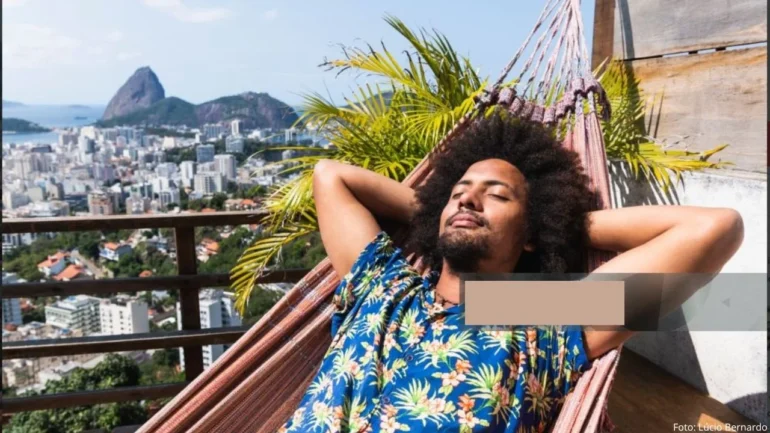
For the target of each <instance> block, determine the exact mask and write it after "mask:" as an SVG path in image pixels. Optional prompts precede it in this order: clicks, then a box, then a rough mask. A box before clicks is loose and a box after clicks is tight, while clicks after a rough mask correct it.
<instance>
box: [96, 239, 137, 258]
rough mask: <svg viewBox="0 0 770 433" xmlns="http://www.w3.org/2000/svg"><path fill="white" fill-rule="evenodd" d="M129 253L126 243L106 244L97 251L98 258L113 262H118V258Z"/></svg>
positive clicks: (129, 248)
mask: <svg viewBox="0 0 770 433" xmlns="http://www.w3.org/2000/svg"><path fill="white" fill-rule="evenodd" d="M130 253H131V245H130V244H128V243H115V242H107V243H105V244H104V247H102V248H101V249H100V250H99V257H103V258H104V259H105V260H111V261H113V262H117V261H120V258H121V257H123V256H125V255H126V254H130Z"/></svg>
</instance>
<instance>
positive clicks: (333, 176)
mask: <svg viewBox="0 0 770 433" xmlns="http://www.w3.org/2000/svg"><path fill="white" fill-rule="evenodd" d="M313 197H314V198H315V205H316V210H317V211H318V226H319V229H320V232H321V240H322V241H323V243H324V248H325V249H326V252H327V254H328V255H329V259H330V260H331V262H332V266H334V270H335V271H336V272H337V275H339V276H340V278H342V277H343V276H345V275H346V274H347V273H348V272H350V270H351V268H352V267H353V264H354V263H355V261H356V259H357V258H358V256H359V255H360V254H361V252H362V251H363V249H364V247H366V245H368V244H369V243H370V242H371V241H373V240H374V237H375V236H376V235H377V233H379V232H380V231H381V230H382V228H381V227H380V225H379V223H378V222H377V219H378V218H388V219H392V220H395V221H398V222H401V223H408V222H409V221H410V219H411V216H412V214H413V211H414V199H415V194H414V190H412V188H409V187H408V186H406V185H404V184H401V183H399V182H397V181H395V180H393V179H390V178H388V177H385V176H382V175H379V174H377V173H374V172H372V171H370V170H367V169H364V168H361V167H356V166H353V165H348V164H344V163H341V162H337V161H333V160H328V159H324V160H321V161H319V162H318V163H317V164H316V166H315V169H314V172H313Z"/></svg>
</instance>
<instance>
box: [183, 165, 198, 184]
mask: <svg viewBox="0 0 770 433" xmlns="http://www.w3.org/2000/svg"><path fill="white" fill-rule="evenodd" d="M179 172H180V175H181V177H182V184H183V185H184V186H187V187H191V186H192V182H193V178H194V177H195V173H196V170H195V162H193V161H182V162H180V163H179Z"/></svg>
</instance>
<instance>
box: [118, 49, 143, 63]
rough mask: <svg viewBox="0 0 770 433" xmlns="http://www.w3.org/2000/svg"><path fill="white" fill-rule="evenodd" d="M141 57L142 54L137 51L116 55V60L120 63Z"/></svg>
mask: <svg viewBox="0 0 770 433" xmlns="http://www.w3.org/2000/svg"><path fill="white" fill-rule="evenodd" d="M141 55H142V53H140V52H138V51H131V52H122V53H118V60H120V61H121V62H125V61H126V60H131V59H135V58H137V57H139V56H141Z"/></svg>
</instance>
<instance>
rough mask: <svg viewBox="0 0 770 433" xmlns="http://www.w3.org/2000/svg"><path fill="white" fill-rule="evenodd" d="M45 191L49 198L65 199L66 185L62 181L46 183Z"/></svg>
mask: <svg viewBox="0 0 770 433" xmlns="http://www.w3.org/2000/svg"><path fill="white" fill-rule="evenodd" d="M45 192H46V194H47V195H48V199H49V200H64V185H62V184H61V183H60V182H48V183H46V185H45Z"/></svg>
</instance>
